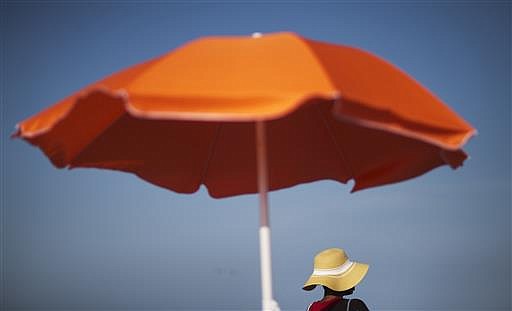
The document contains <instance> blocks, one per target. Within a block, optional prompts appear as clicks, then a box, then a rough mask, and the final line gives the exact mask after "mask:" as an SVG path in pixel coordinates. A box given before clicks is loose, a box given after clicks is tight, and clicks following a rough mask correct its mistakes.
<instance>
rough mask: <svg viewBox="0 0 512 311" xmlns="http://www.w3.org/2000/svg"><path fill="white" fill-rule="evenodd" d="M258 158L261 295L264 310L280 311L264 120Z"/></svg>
mask: <svg viewBox="0 0 512 311" xmlns="http://www.w3.org/2000/svg"><path fill="white" fill-rule="evenodd" d="M256 158H257V168H258V192H259V200H260V263H261V295H262V310H263V311H279V306H278V304H277V302H276V301H275V300H274V297H273V296H272V260H271V253H270V224H269V221H268V218H269V217H268V166H267V139H266V136H265V123H264V121H257V122H256Z"/></svg>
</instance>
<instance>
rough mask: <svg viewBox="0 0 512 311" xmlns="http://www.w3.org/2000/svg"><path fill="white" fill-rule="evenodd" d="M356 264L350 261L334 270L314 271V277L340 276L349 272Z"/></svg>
mask: <svg viewBox="0 0 512 311" xmlns="http://www.w3.org/2000/svg"><path fill="white" fill-rule="evenodd" d="M353 264H354V263H353V262H352V261H350V260H347V261H345V263H344V264H342V265H341V266H339V267H336V268H332V269H314V270H313V275H317V276H323V275H338V274H342V273H345V272H347V271H348V269H350V268H351V267H352V265H353Z"/></svg>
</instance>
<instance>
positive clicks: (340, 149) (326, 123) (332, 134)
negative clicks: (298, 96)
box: [319, 112, 355, 179]
mask: <svg viewBox="0 0 512 311" xmlns="http://www.w3.org/2000/svg"><path fill="white" fill-rule="evenodd" d="M319 113H320V114H321V118H322V121H323V122H324V126H325V128H326V129H327V132H328V133H329V137H331V141H332V143H333V144H334V146H335V147H336V152H337V153H338V156H339V158H340V159H341V161H342V162H343V165H345V168H346V170H347V171H348V172H349V173H350V176H351V178H352V179H354V178H355V174H354V171H352V166H350V164H349V163H348V160H347V158H346V157H345V153H344V152H343V148H341V146H340V145H339V144H338V142H337V141H336V137H334V133H333V130H332V128H331V126H330V125H329V121H327V119H326V117H325V116H324V115H323V114H322V113H321V112H319Z"/></svg>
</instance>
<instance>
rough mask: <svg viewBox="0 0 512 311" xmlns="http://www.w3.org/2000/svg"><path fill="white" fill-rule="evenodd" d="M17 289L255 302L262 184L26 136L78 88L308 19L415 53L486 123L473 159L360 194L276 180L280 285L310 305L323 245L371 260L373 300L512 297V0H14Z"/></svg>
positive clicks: (503, 302)
mask: <svg viewBox="0 0 512 311" xmlns="http://www.w3.org/2000/svg"><path fill="white" fill-rule="evenodd" d="M1 20H2V28H1V37H2V49H1V52H2V63H1V82H2V84H1V88H2V89H1V95H2V98H1V99H2V102H1V104H2V105H1V118H2V119H1V125H2V128H1V130H2V132H1V144H2V145H1V147H2V152H1V156H2V162H1V163H2V171H1V177H2V179H1V181H2V189H1V191H2V193H1V200H2V201H1V202H2V214H1V215H2V234H3V235H2V251H3V252H2V268H3V270H2V278H3V283H2V294H3V297H2V300H3V303H4V307H5V308H6V309H8V310H9V309H21V308H26V309H47V310H55V309H57V308H60V309H66V310H71V309H81V310H100V309H102V310H105V309H144V310H146V309H166V310H181V309H195V310H200V309H204V310H214V309H216V310H222V309H233V310H253V309H254V310H255V309H258V308H259V307H260V271H259V244H258V205H257V198H256V196H254V195H244V196H238V197H234V198H229V199H222V200H216V199H212V198H210V197H209V196H208V194H207V192H206V190H205V189H204V188H202V189H201V190H200V191H198V193H195V194H193V195H182V194H176V193H173V192H170V191H166V190H164V189H161V188H158V187H155V186H153V185H150V184H148V183H145V182H143V181H142V180H139V179H138V178H136V177H134V176H132V175H129V174H123V173H118V172H112V171H101V170H94V169H76V170H72V171H69V170H58V169H56V168H54V167H53V166H52V165H51V163H50V162H49V161H48V160H47V159H46V158H45V157H44V156H43V155H42V153H41V152H40V151H39V150H37V149H35V148H33V147H31V146H30V145H29V144H27V143H24V142H22V141H20V140H10V139H9V135H10V133H12V132H13V130H14V126H15V124H16V123H17V122H18V121H20V120H22V119H24V118H26V117H28V116H30V115H32V114H34V113H37V112H38V111H40V110H41V109H43V108H44V107H46V106H48V105H50V104H52V103H54V102H56V101H57V100H59V99H61V98H63V97H65V96H67V95H69V94H70V93H72V92H73V91H75V90H77V89H79V88H81V87H83V86H85V85H86V84H88V83H91V82H93V81H95V80H97V79H99V78H102V77H104V76H105V75H108V74H110V73H112V72H115V71H117V70H120V69H122V68H124V67H126V66H129V65H133V64H135V63H138V62H140V61H142V60H146V59H149V58H152V57H155V56H157V55H161V54H163V53H165V52H167V51H169V50H172V49H174V48H176V47H178V46H180V45H181V44H183V43H185V42H187V41H189V40H192V39H194V38H197V37H199V36H206V35H214V34H216V35H217V34H236V35H250V34H251V33H253V32H263V33H266V32H275V31H283V30H288V31H295V32H298V33H300V34H302V35H303V36H306V37H309V38H313V39H317V40H323V41H330V42H335V43H341V44H347V45H353V46H357V47H360V48H363V49H365V50H368V51H370V52H373V53H375V54H377V55H379V56H381V57H383V58H385V59H387V60H389V61H390V62H392V63H393V64H395V65H397V66H399V67H400V68H402V69H403V70H405V71H406V72H408V73H409V74H411V75H412V76H413V77H415V78H416V79H417V80H418V81H419V82H421V83H422V84H423V85H425V86H426V87H427V88H429V89H430V90H431V91H433V92H434V93H435V94H436V95H438V96H439V97H440V98H441V99H442V100H443V101H445V102H446V103H447V104H448V105H450V106H451V107H452V108H453V109H454V110H455V111H456V112H458V113H459V114H460V115H461V116H463V117H464V118H465V119H466V120H468V121H469V122H470V123H471V124H473V125H474V126H475V127H476V128H477V129H478V131H479V135H478V136H477V137H475V138H473V139H472V140H471V141H470V142H469V143H468V144H467V146H466V148H465V150H466V151H467V152H468V153H469V154H470V155H471V159H469V160H468V161H466V163H465V166H464V167H462V168H460V169H458V170H456V171H453V170H451V169H450V168H448V167H446V166H445V167H442V168H438V169H436V170H434V171H431V172H429V173H427V174H426V175H423V176H421V177H419V178H416V179H413V180H410V181H407V182H404V183H399V184H394V185H390V186H385V187H380V188H375V189H370V190H365V191H361V192H358V193H355V194H350V193H349V191H350V189H351V185H350V184H349V185H342V184H339V183H335V182H332V181H321V182H315V183H311V184H306V185H300V186H296V187H293V188H290V189H285V190H281V191H277V192H273V193H271V195H270V204H271V210H270V212H271V214H270V216H271V225H272V228H273V232H272V242H273V271H274V291H275V293H274V294H275V297H276V299H277V300H278V301H279V303H280V305H281V308H282V309H283V310H304V309H305V308H306V306H307V305H308V304H309V303H310V302H311V301H313V300H315V299H318V298H319V297H320V296H321V290H318V289H317V290H315V291H313V292H304V291H302V290H301V286H302V284H303V282H304V281H305V280H306V278H307V277H308V275H309V274H310V272H311V270H312V261H313V256H314V255H315V253H316V252H318V251H320V250H322V249H324V248H327V247H342V248H345V249H346V250H347V252H348V254H349V255H350V256H351V258H352V259H353V260H356V261H361V262H366V263H369V264H370V270H369V273H368V275H367V277H366V278H365V280H364V281H363V282H362V284H361V285H360V286H358V288H357V289H356V292H355V296H357V297H361V298H363V299H364V300H365V301H366V302H367V304H368V305H369V307H370V308H371V309H372V310H406V309H409V310H410V309H422V310H432V309H437V310H469V309H475V310H510V309H511V301H510V292H511V4H510V2H486V3H484V2H443V3H441V2H425V1H422V2H416V4H411V3H407V2H401V1H400V2H398V1H397V2H381V3H380V4H377V3H374V2H363V3H360V4H358V3H356V2H346V3H336V2H319V3H308V2H290V3H281V4H275V3H272V2H264V3H260V4H259V3H256V2H250V3H241V2H238V3H237V2H219V3H208V2H202V3H194V4H187V3H180V2H174V3H164V2H153V3H152V4H142V3H136V2H132V3H124V4H122V2H112V1H110V2H107V3H100V2H95V3H85V2H82V3H80V4H71V3H69V4H66V5H63V4H56V3H55V2H54V3H51V2H47V3H44V4H36V3H35V2H24V3H18V4H16V3H14V2H5V1H2V7H1Z"/></svg>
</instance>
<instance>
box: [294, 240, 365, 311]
mask: <svg viewBox="0 0 512 311" xmlns="http://www.w3.org/2000/svg"><path fill="white" fill-rule="evenodd" d="M366 272H368V265H367V264H363V263H358V262H353V261H350V260H349V259H348V256H347V254H346V253H345V251H344V250H342V249H340V248H329V249H326V250H323V251H321V252H320V253H318V254H317V255H316V256H315V261H314V269H313V273H312V274H311V276H310V277H309V279H308V280H307V281H306V283H305V284H304V286H303V287H302V289H304V290H307V291H310V290H312V289H314V288H315V287H316V286H317V285H322V286H323V288H324V298H323V299H322V300H319V301H315V302H313V303H312V304H311V305H310V306H309V307H308V311H342V310H343V311H368V307H366V304H365V303H364V302H363V301H362V300H361V299H345V298H344V296H347V295H351V294H352V293H353V292H354V290H355V286H356V285H357V284H359V282H361V280H362V279H363V278H364V276H365V275H366Z"/></svg>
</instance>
